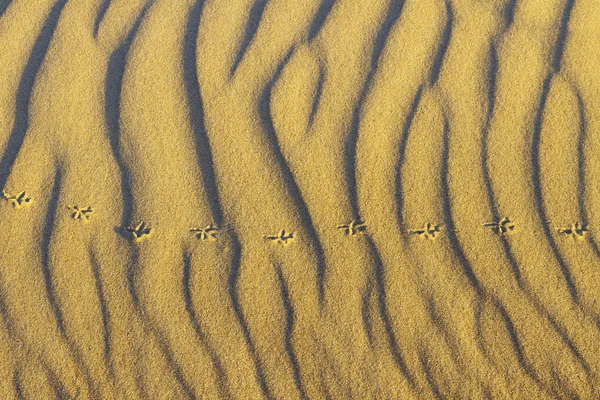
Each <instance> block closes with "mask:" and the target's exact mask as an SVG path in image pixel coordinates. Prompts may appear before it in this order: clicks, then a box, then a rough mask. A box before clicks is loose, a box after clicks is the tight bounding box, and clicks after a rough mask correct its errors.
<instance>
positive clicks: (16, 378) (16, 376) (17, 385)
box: [0, 14, 25, 400]
mask: <svg viewBox="0 0 600 400" xmlns="http://www.w3.org/2000/svg"><path fill="white" fill-rule="evenodd" d="M0 16H1V14H0ZM20 375H21V374H20V372H19V370H18V369H16V368H15V370H14V371H13V379H12V381H13V387H14V389H15V394H16V395H17V399H19V400H25V396H24V395H23V388H22V387H21V378H20Z"/></svg>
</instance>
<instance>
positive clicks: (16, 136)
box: [0, 0, 67, 188]
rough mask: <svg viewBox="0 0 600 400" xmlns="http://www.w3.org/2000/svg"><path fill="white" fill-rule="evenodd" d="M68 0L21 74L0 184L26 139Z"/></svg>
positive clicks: (63, 0) (55, 14) (47, 25)
mask: <svg viewBox="0 0 600 400" xmlns="http://www.w3.org/2000/svg"><path fill="white" fill-rule="evenodd" d="M0 1H1V0H0ZM66 2H67V0H59V1H57V2H56V4H54V6H53V7H52V9H51V10H50V13H49V14H48V17H47V18H46V21H45V22H44V25H43V26H42V29H41V31H40V34H39V36H38V37H37V39H36V41H35V44H34V45H33V48H32V50H31V54H30V55H29V59H28V60H27V64H25V69H24V70H23V74H22V75H21V80H20V81H19V86H18V88H17V96H16V104H15V121H14V125H13V129H12V132H11V134H10V137H9V138H8V143H7V145H6V151H5V152H4V155H3V156H2V158H1V159H0V188H4V186H5V185H6V181H7V180H8V174H9V172H10V170H11V169H12V166H13V164H14V162H15V160H16V158H17V155H18V154H19V151H20V150H21V146H22V145H23V141H24V140H25V134H26V132H27V128H28V127H29V102H30V100H31V93H32V91H33V85H34V83H35V78H36V76H37V73H38V71H39V69H40V67H41V66H42V62H43V61H44V58H45V57H46V53H47V52H48V47H49V46H50V42H51V40H52V37H53V35H54V30H55V29H56V24H57V23H58V19H59V17H60V14H61V12H62V10H63V7H64V6H65V4H66Z"/></svg>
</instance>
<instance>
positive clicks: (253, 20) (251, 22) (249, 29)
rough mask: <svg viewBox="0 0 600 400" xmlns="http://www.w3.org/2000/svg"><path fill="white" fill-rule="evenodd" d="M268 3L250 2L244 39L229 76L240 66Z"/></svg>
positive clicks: (260, 0) (264, 1)
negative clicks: (250, 6)
mask: <svg viewBox="0 0 600 400" xmlns="http://www.w3.org/2000/svg"><path fill="white" fill-rule="evenodd" d="M268 3H269V1H268V0H254V4H252V8H251V9H250V15H249V16H248V23H247V25H246V31H245V32H244V39H243V40H242V43H241V45H240V48H239V50H238V52H237V54H236V56H235V60H234V62H233V65H232V66H231V70H230V71H229V77H230V78H232V77H233V75H235V71H236V70H237V69H238V67H239V66H240V63H241V62H242V59H243V58H244V55H245V54H246V51H247V50H248V47H249V46H250V43H252V39H254V36H255V35H256V32H257V31H258V26H259V25H260V21H261V19H262V16H263V13H264V12H265V8H266V7H267V4H268Z"/></svg>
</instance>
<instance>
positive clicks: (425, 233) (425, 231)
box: [409, 222, 441, 239]
mask: <svg viewBox="0 0 600 400" xmlns="http://www.w3.org/2000/svg"><path fill="white" fill-rule="evenodd" d="M440 232H441V231H440V227H439V225H434V224H432V223H431V222H428V223H426V224H425V225H424V226H423V228H421V229H413V230H411V231H409V233H410V234H411V235H418V236H421V237H422V238H424V239H435V235H437V234H438V233H440Z"/></svg>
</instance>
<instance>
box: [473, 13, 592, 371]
mask: <svg viewBox="0 0 600 400" xmlns="http://www.w3.org/2000/svg"><path fill="white" fill-rule="evenodd" d="M507 28H508V25H507V27H506V28H505V31H506V29H507ZM496 46H497V41H494V42H493V43H492V45H491V47H490V67H489V71H490V72H489V76H488V81H489V82H488V84H489V89H488V90H489V92H488V101H489V105H488V113H487V117H486V122H485V125H484V128H483V133H482V139H481V154H482V156H481V169H482V172H483V179H484V183H485V188H486V194H487V199H488V205H489V207H490V211H491V214H492V218H493V219H494V220H495V221H498V220H499V219H500V215H499V212H498V207H497V205H496V201H495V198H494V197H495V195H494V190H493V187H492V180H491V176H490V171H489V167H488V162H489V152H488V138H489V128H490V124H491V120H492V116H493V112H494V108H495V102H496V89H497V76H498V56H497V48H496ZM543 220H545V218H544V219H543ZM543 226H544V228H545V229H548V228H547V225H546V224H543ZM500 241H501V243H502V247H503V251H504V254H505V256H506V258H507V261H508V263H509V265H510V267H511V270H512V273H513V276H514V278H515V280H516V283H517V285H518V287H519V289H520V290H522V291H523V293H524V295H525V296H526V297H527V299H528V300H530V301H531V302H532V303H533V305H534V307H535V308H536V309H537V310H538V311H539V312H540V313H541V314H542V315H543V316H544V317H545V318H547V319H548V321H549V322H550V324H551V326H552V328H553V329H554V330H555V331H556V333H557V334H558V335H559V336H560V337H561V339H562V340H563V341H564V342H565V344H566V345H567V346H568V347H569V348H570V349H571V351H572V352H573V355H574V356H575V357H576V358H577V359H578V360H579V361H580V362H581V364H582V366H583V367H584V369H586V370H589V366H587V364H586V362H585V361H584V359H583V357H581V355H580V354H579V352H578V351H577V349H576V348H575V346H574V345H573V343H572V342H571V341H570V339H569V338H568V337H567V335H566V334H565V333H564V331H563V330H562V329H560V328H559V326H558V324H557V323H556V321H555V320H554V318H553V317H552V316H551V315H550V313H549V312H548V311H547V310H546V308H545V307H544V306H543V305H542V304H541V303H540V301H539V300H538V298H537V296H535V295H534V294H531V293H530V292H529V290H527V288H526V287H525V284H524V282H523V280H522V278H521V271H520V268H519V265H518V263H517V260H516V259H515V256H514V254H513V252H512V249H511V247H510V244H509V242H508V239H507V238H506V237H505V236H500Z"/></svg>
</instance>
